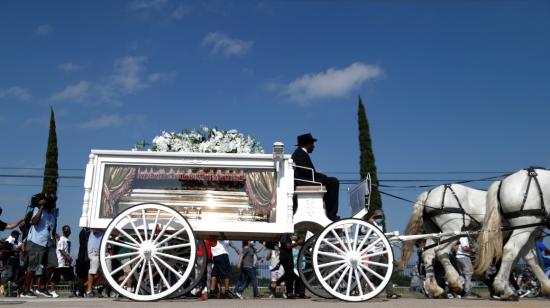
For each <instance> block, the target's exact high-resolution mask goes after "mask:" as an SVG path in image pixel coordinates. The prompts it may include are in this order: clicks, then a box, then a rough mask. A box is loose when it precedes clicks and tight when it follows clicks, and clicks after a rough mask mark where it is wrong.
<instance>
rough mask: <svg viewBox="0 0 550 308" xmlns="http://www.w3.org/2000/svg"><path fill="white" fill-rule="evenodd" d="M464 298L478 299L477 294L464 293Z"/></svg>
mask: <svg viewBox="0 0 550 308" xmlns="http://www.w3.org/2000/svg"><path fill="white" fill-rule="evenodd" d="M462 298H464V299H477V296H475V295H473V294H464V296H462Z"/></svg>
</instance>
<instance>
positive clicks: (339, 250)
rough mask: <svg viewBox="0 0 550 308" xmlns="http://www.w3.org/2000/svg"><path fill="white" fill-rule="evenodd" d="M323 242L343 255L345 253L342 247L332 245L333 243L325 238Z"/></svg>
mask: <svg viewBox="0 0 550 308" xmlns="http://www.w3.org/2000/svg"><path fill="white" fill-rule="evenodd" d="M323 243H326V244H327V245H329V246H330V247H332V249H334V250H336V251H337V252H339V253H341V254H343V255H345V254H346V252H345V251H343V250H342V249H340V248H338V247H336V245H334V244H333V243H331V242H329V241H328V240H327V239H323ZM320 252H321V251H319V253H320Z"/></svg>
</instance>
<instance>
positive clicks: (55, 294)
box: [50, 291, 59, 298]
mask: <svg viewBox="0 0 550 308" xmlns="http://www.w3.org/2000/svg"><path fill="white" fill-rule="evenodd" d="M50 294H51V295H52V297H53V298H58V297H59V294H57V292H55V291H51V292H50Z"/></svg>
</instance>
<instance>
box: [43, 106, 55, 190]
mask: <svg viewBox="0 0 550 308" xmlns="http://www.w3.org/2000/svg"><path fill="white" fill-rule="evenodd" d="M58 177H59V173H58V166H57V133H56V130H55V115H54V112H53V108H50V130H49V134H48V148H47V150H46V164H45V166H44V181H43V183H42V192H43V193H47V194H55V195H57V179H58Z"/></svg>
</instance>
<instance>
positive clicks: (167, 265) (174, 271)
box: [154, 256, 183, 278]
mask: <svg viewBox="0 0 550 308" xmlns="http://www.w3.org/2000/svg"><path fill="white" fill-rule="evenodd" d="M154 258H155V259H157V260H158V261H159V262H160V264H162V265H163V266H164V267H166V268H167V269H169V270H170V271H171V272H172V273H174V274H175V275H176V276H178V277H179V278H183V276H182V275H181V274H180V273H179V272H178V271H176V270H175V269H174V268H173V267H171V266H170V265H169V264H168V263H166V262H164V260H162V259H161V258H159V257H157V256H154Z"/></svg>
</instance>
